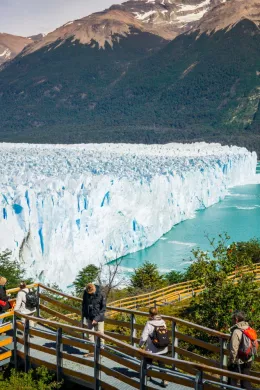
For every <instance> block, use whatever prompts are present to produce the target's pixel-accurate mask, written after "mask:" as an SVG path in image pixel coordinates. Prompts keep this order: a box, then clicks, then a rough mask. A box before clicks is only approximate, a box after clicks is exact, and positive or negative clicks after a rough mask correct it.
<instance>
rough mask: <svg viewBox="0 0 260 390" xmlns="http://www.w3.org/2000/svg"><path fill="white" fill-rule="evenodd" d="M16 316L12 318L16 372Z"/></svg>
mask: <svg viewBox="0 0 260 390" xmlns="http://www.w3.org/2000/svg"><path fill="white" fill-rule="evenodd" d="M16 320H17V317H16V314H14V316H13V343H14V352H13V353H14V368H15V369H16V370H17V367H18V363H17V324H16Z"/></svg>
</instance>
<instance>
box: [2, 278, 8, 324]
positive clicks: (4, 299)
mask: <svg viewBox="0 0 260 390" xmlns="http://www.w3.org/2000/svg"><path fill="white" fill-rule="evenodd" d="M6 283H7V279H6V278H5V277H3V276H0V314H3V313H4V312H5V311H7V310H8V309H10V307H11V305H10V302H9V299H10V296H9V295H7V294H6V287H5V285H6ZM2 323H3V318H0V325H2Z"/></svg>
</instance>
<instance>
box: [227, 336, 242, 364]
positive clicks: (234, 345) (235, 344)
mask: <svg viewBox="0 0 260 390" xmlns="http://www.w3.org/2000/svg"><path fill="white" fill-rule="evenodd" d="M241 339H242V331H240V330H238V329H235V330H234V332H233V333H232V336H231V339H230V346H229V363H230V364H235V363H236V360H237V357H238V350H239V345H240V342H241Z"/></svg>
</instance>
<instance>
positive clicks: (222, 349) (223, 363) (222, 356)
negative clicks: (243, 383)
mask: <svg viewBox="0 0 260 390" xmlns="http://www.w3.org/2000/svg"><path fill="white" fill-rule="evenodd" d="M219 343H220V362H219V363H220V368H221V369H223V368H224V366H227V355H226V354H225V348H227V342H226V341H225V340H224V339H223V338H222V337H221V338H220V339H219ZM220 380H221V382H222V383H223V382H226V381H227V378H226V377H223V376H221V377H220Z"/></svg>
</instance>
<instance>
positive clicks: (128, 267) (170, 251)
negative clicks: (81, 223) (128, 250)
mask: <svg viewBox="0 0 260 390" xmlns="http://www.w3.org/2000/svg"><path fill="white" fill-rule="evenodd" d="M257 173H259V174H260V164H258V166H257ZM259 221H260V184H257V185H247V186H239V187H234V188H232V189H230V190H229V195H228V196H226V198H225V199H224V200H223V201H221V202H220V203H217V204H215V205H213V206H212V207H209V208H207V209H205V210H201V211H198V212H196V215H195V218H193V219H189V220H186V221H184V222H181V223H180V224H178V225H175V226H174V227H173V228H172V229H171V230H170V231H169V232H168V233H167V234H165V235H164V236H163V237H161V238H160V240H158V241H157V242H156V243H155V244H154V245H153V246H151V247H150V248H146V249H144V250H141V251H138V252H136V253H132V254H129V255H127V256H125V257H124V258H123V261H122V267H123V268H124V270H125V272H126V273H128V272H131V271H132V270H133V268H137V267H139V266H140V265H142V264H143V263H144V262H145V261H146V260H147V261H150V262H152V263H156V264H157V265H158V267H159V269H160V271H161V272H167V271H169V270H172V269H175V270H178V271H181V270H184V269H185V268H186V267H187V265H188V264H190V258H191V256H192V254H191V250H192V249H195V248H197V247H200V248H201V249H202V250H209V249H210V245H209V241H208V238H207V236H209V237H210V238H213V237H216V238H217V237H218V235H219V234H223V233H224V232H226V233H227V234H228V235H229V236H230V237H231V240H230V242H231V241H247V240H249V239H251V238H260V222H259Z"/></svg>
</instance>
